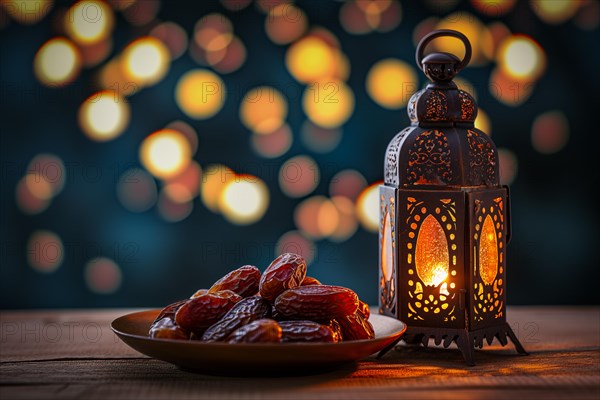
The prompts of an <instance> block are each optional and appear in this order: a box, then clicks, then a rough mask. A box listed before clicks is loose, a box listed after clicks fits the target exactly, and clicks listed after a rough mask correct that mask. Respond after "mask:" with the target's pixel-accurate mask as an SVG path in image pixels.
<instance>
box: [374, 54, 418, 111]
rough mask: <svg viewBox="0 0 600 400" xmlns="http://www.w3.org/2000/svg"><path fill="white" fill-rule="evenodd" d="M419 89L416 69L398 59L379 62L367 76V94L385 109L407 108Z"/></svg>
mask: <svg viewBox="0 0 600 400" xmlns="http://www.w3.org/2000/svg"><path fill="white" fill-rule="evenodd" d="M418 89H419V79H418V77H417V74H416V72H415V69H414V68H413V67H411V66H410V65H409V64H408V63H406V62H404V61H401V60H398V59H394V58H387V59H385V60H381V61H378V62H377V63H376V64H375V65H373V66H372V67H371V69H370V70H369V73H368V75H367V93H369V96H371V98H372V99H373V100H374V101H375V102H376V103H377V104H379V105H380V106H382V107H385V108H389V109H399V108H402V107H406V104H407V103H408V100H409V99H410V97H411V96H412V95H413V93H414V92H416V91H417V90H418Z"/></svg>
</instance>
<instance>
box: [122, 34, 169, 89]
mask: <svg viewBox="0 0 600 400" xmlns="http://www.w3.org/2000/svg"><path fill="white" fill-rule="evenodd" d="M169 64H170V54H169V49H168V48H167V46H165V45H164V43H163V42H161V41H160V40H159V39H157V38H155V37H152V36H146V37H141V38H139V39H137V40H135V41H134V42H133V43H131V44H129V45H128V46H127V47H126V48H125V50H123V54H122V65H123V68H124V73H125V76H126V78H127V79H129V80H131V81H132V82H135V83H136V84H138V85H142V86H148V85H153V84H155V83H156V82H158V81H160V80H161V79H162V78H163V77H164V76H165V75H166V73H167V72H168V70H169Z"/></svg>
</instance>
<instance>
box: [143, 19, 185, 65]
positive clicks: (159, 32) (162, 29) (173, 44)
mask: <svg viewBox="0 0 600 400" xmlns="http://www.w3.org/2000/svg"><path fill="white" fill-rule="evenodd" d="M150 35H151V36H154V37H156V38H158V39H159V40H160V41H161V42H162V43H164V44H165V45H166V46H167V48H168V49H169V53H170V54H171V59H172V60H176V59H178V58H179V57H181V56H182V55H183V54H184V53H185V51H186V50H187V47H188V37H187V33H186V32H185V30H184V29H183V28H182V27H181V26H180V25H178V24H176V23H175V22H163V23H162V24H159V25H157V26H155V27H154V28H152V30H151V31H150Z"/></svg>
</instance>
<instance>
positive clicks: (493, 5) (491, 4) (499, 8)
mask: <svg viewBox="0 0 600 400" xmlns="http://www.w3.org/2000/svg"><path fill="white" fill-rule="evenodd" d="M516 2H517V0H471V4H472V5H473V7H474V8H475V9H476V10H477V11H479V12H480V13H482V14H484V15H487V16H489V17H496V18H498V17H501V16H502V15H504V14H506V13H508V12H509V11H510V10H512V8H513V7H514V6H515V4H516Z"/></svg>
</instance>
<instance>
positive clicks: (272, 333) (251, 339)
mask: <svg viewBox="0 0 600 400" xmlns="http://www.w3.org/2000/svg"><path fill="white" fill-rule="evenodd" d="M280 341H281V327H280V326H279V324H278V323H277V321H274V320H272V319H258V320H256V321H253V322H250V323H249V324H247V325H244V326H242V327H241V328H238V329H236V330H235V331H233V332H232V333H231V335H229V337H228V338H227V342H228V343H268V342H280Z"/></svg>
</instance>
